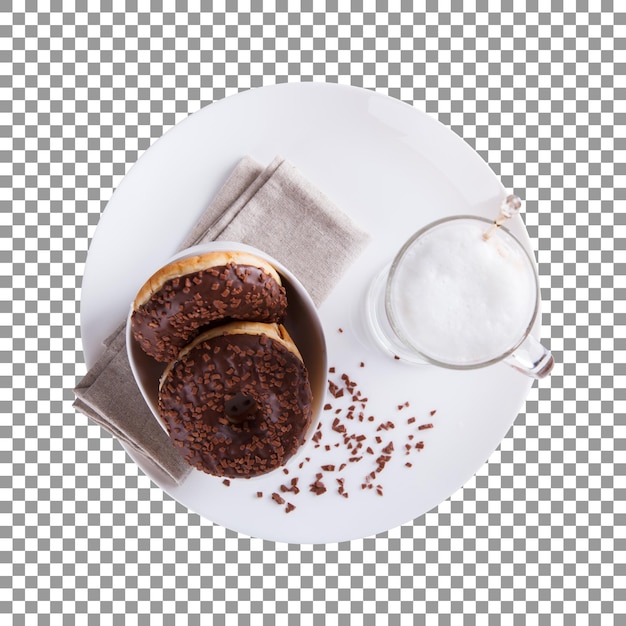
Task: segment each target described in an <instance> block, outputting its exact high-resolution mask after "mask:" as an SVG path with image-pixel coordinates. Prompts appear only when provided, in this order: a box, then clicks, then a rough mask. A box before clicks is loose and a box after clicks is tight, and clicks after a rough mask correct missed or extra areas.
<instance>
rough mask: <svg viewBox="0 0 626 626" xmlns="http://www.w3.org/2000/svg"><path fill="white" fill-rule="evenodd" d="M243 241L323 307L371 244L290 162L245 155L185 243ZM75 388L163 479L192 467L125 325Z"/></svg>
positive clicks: (87, 408)
mask: <svg viewBox="0 0 626 626" xmlns="http://www.w3.org/2000/svg"><path fill="white" fill-rule="evenodd" d="M214 240H227V241H238V242H241V243H245V244H248V245H251V246H254V247H256V248H258V249H260V250H263V251H264V252H266V253H267V254H269V255H271V256H273V257H274V258H275V259H277V260H278V261H280V262H281V263H282V264H283V265H284V266H285V267H288V268H289V269H290V270H291V271H292V272H293V273H294V275H295V276H297V277H298V278H299V279H300V281H301V282H302V284H303V285H304V287H305V288H306V289H307V291H308V292H309V294H310V295H311V298H312V299H313V301H314V302H315V304H316V305H318V306H319V305H320V304H321V303H322V302H323V301H324V299H325V298H326V296H328V294H329V293H330V291H331V290H332V288H333V286H334V285H335V284H336V282H337V281H338V280H339V278H340V277H341V276H342V274H343V273H344V272H345V270H346V269H347V268H348V267H349V266H350V265H351V264H352V263H353V262H354V260H355V259H356V258H357V257H358V255H359V254H360V253H361V251H362V250H363V249H364V247H365V246H366V244H367V242H368V240H369V236H368V235H367V234H366V233H365V232H364V231H363V230H362V229H361V228H360V227H359V226H358V225H357V224H355V223H354V222H353V221H352V220H351V219H350V218H349V217H348V216H346V215H345V214H344V213H342V212H341V211H340V210H339V209H338V208H337V207H336V206H335V205H334V204H333V203H332V202H331V201H330V200H329V199H328V198H326V197H325V196H324V195H323V194H322V193H321V192H320V191H318V190H317V189H316V188H315V187H314V186H313V185H312V184H311V183H310V182H309V181H308V180H306V179H305V178H304V176H303V175H302V174H301V173H300V172H299V171H298V170H297V169H296V168H295V167H294V166H293V165H292V164H291V163H289V162H288V161H286V160H284V159H282V158H278V157H277V158H276V159H274V161H272V163H270V165H269V166H267V167H266V168H263V167H262V166H261V165H259V164H258V163H256V162H255V161H254V160H253V159H251V158H249V157H245V158H243V159H242V160H241V161H240V162H239V163H238V165H237V166H236V167H235V169H234V171H233V172H232V174H231V175H230V177H229V178H228V179H227V181H226V182H225V183H224V185H223V186H222V188H221V189H220V190H219V191H218V193H217V195H216V196H215V198H214V199H213V201H212V202H211V203H210V205H209V206H208V208H207V209H206V210H205V211H204V212H203V213H202V215H201V216H200V218H199V219H198V221H197V223H196V225H195V226H194V227H193V228H192V230H191V232H190V233H189V235H188V236H187V237H186V239H185V240H184V241H183V243H182V244H181V246H180V248H179V249H181V250H183V249H185V248H188V247H190V246H192V245H196V244H199V243H203V242H208V241H214ZM104 344H105V350H104V353H103V354H102V356H101V357H100V358H99V359H98V361H97V362H96V364H95V365H94V366H93V367H92V368H91V369H90V370H89V372H88V373H87V375H86V376H85V377H84V378H83V379H82V380H81V382H80V383H79V384H78V385H77V387H76V388H75V389H74V392H75V395H76V400H75V402H74V407H75V408H76V409H77V410H79V411H81V412H82V413H84V414H85V415H87V416H88V417H90V418H91V419H92V420H93V421H95V422H96V423H98V424H100V425H101V426H102V427H103V428H104V429H106V430H107V431H109V432H110V433H112V434H113V435H114V436H115V437H117V438H118V439H119V440H120V441H121V442H122V443H123V444H124V445H126V446H127V447H128V449H129V450H130V451H131V452H132V453H134V454H135V455H140V456H141V457H143V459H144V460H145V461H146V462H147V463H148V464H149V465H150V466H151V468H152V469H153V470H154V472H156V473H157V474H158V475H159V476H160V477H161V478H162V479H163V480H169V481H170V482H172V481H173V482H174V483H178V484H179V483H181V482H182V481H183V480H184V479H185V477H186V476H187V474H188V473H189V472H190V470H191V467H190V466H189V465H188V464H187V463H186V462H185V461H184V459H183V458H182V456H181V455H180V453H179V452H178V450H177V449H176V448H175V447H174V446H173V445H172V444H171V442H170V439H169V437H168V436H167V434H166V433H165V432H164V431H163V429H162V428H161V427H160V426H159V424H158V423H157V421H156V420H155V419H154V416H153V415H152V412H151V410H150V409H149V408H148V406H147V405H146V403H145V401H144V399H143V396H142V395H141V392H140V391H139V388H138V387H137V385H136V383H135V380H134V377H133V374H132V372H131V369H130V364H129V362H128V356H127V353H126V340H125V324H124V323H123V322H122V323H121V325H120V326H119V327H118V329H117V330H116V331H115V332H114V333H113V334H112V335H111V336H110V337H108V338H107V339H106V340H105V342H104Z"/></svg>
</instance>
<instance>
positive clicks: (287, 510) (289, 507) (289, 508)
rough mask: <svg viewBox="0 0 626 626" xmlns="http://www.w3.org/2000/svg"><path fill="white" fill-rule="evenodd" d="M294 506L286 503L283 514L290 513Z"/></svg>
mask: <svg viewBox="0 0 626 626" xmlns="http://www.w3.org/2000/svg"><path fill="white" fill-rule="evenodd" d="M295 508H296V507H295V505H293V504H291V502H287V506H286V507H285V513H291V511H293V510H294V509H295Z"/></svg>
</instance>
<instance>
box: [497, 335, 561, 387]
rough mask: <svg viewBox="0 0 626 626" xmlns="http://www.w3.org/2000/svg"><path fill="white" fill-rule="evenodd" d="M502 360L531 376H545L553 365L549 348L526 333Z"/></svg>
mask: <svg viewBox="0 0 626 626" xmlns="http://www.w3.org/2000/svg"><path fill="white" fill-rule="evenodd" d="M504 362H505V363H507V364H508V365H510V366H511V367H514V368H515V369H516V370H518V371H519V372H522V374H526V375H527V376H530V377H531V378H545V377H546V376H548V374H550V372H551V371H552V368H553V367H554V357H553V356H552V353H551V352H550V350H548V349H547V348H546V347H545V346H544V345H542V344H541V343H539V341H537V340H536V339H535V338H534V337H533V336H532V335H528V337H526V339H525V340H524V342H523V343H522V344H521V345H520V346H519V347H518V348H517V349H516V350H515V352H513V354H511V355H510V356H509V357H508V358H507V359H505V361H504Z"/></svg>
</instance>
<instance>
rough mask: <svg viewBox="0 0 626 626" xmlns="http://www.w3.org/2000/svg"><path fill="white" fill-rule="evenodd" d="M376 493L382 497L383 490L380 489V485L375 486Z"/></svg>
mask: <svg viewBox="0 0 626 626" xmlns="http://www.w3.org/2000/svg"><path fill="white" fill-rule="evenodd" d="M376 493H377V494H378V495H379V496H382V495H383V488H382V485H376Z"/></svg>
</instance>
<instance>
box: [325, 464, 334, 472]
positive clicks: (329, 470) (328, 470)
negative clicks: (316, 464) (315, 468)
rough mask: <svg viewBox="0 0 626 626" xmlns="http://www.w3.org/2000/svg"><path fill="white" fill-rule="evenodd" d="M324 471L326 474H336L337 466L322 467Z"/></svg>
mask: <svg viewBox="0 0 626 626" xmlns="http://www.w3.org/2000/svg"><path fill="white" fill-rule="evenodd" d="M322 469H323V470H324V471H325V472H334V471H335V466H334V465H332V464H330V465H322Z"/></svg>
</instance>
